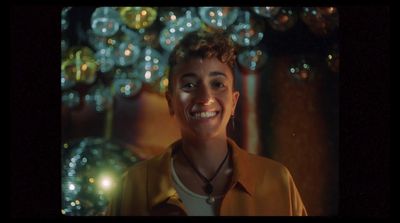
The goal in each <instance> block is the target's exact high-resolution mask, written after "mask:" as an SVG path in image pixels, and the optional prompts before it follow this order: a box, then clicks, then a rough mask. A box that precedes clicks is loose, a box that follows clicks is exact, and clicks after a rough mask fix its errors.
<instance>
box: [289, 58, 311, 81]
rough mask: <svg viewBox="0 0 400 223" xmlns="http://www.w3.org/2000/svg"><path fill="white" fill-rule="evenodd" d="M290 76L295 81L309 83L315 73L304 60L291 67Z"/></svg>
mask: <svg viewBox="0 0 400 223" xmlns="http://www.w3.org/2000/svg"><path fill="white" fill-rule="evenodd" d="M289 75H290V76H291V77H293V78H294V79H295V80H301V81H309V80H311V79H312V78H313V76H314V73H313V70H312V68H311V66H310V64H309V63H307V62H306V60H305V59H304V58H302V59H300V60H299V61H298V62H296V63H294V64H292V65H290V66H289Z"/></svg>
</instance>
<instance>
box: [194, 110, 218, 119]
mask: <svg viewBox="0 0 400 223" xmlns="http://www.w3.org/2000/svg"><path fill="white" fill-rule="evenodd" d="M189 114H190V117H191V118H192V119H194V120H203V119H211V118H213V117H215V116H217V115H218V114H219V111H204V112H190V113H189Z"/></svg>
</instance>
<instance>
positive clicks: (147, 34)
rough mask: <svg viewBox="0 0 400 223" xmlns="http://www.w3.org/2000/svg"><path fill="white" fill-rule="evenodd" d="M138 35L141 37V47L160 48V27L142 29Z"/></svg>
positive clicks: (138, 31)
mask: <svg viewBox="0 0 400 223" xmlns="http://www.w3.org/2000/svg"><path fill="white" fill-rule="evenodd" d="M137 33H138V34H139V36H140V42H141V44H140V45H141V46H149V47H153V48H159V46H160V43H159V33H160V30H159V27H157V26H151V27H149V28H141V29H138V30H137Z"/></svg>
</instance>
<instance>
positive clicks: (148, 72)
mask: <svg viewBox="0 0 400 223" xmlns="http://www.w3.org/2000/svg"><path fill="white" fill-rule="evenodd" d="M144 77H145V78H146V79H150V78H151V72H150V71H146V73H145V74H144Z"/></svg>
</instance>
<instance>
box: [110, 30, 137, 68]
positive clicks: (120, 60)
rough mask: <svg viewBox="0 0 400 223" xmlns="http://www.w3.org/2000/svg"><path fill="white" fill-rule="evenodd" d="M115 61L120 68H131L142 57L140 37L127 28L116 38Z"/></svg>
mask: <svg viewBox="0 0 400 223" xmlns="http://www.w3.org/2000/svg"><path fill="white" fill-rule="evenodd" d="M116 39H117V40H116V43H115V45H114V51H113V59H114V61H115V64H116V65H118V66H129V65H132V64H133V63H135V62H136V60H137V59H138V58H139V55H140V46H139V44H140V35H139V34H137V33H136V32H133V31H132V30H129V29H128V28H126V27H121V33H120V34H119V36H118V38H116Z"/></svg>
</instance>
